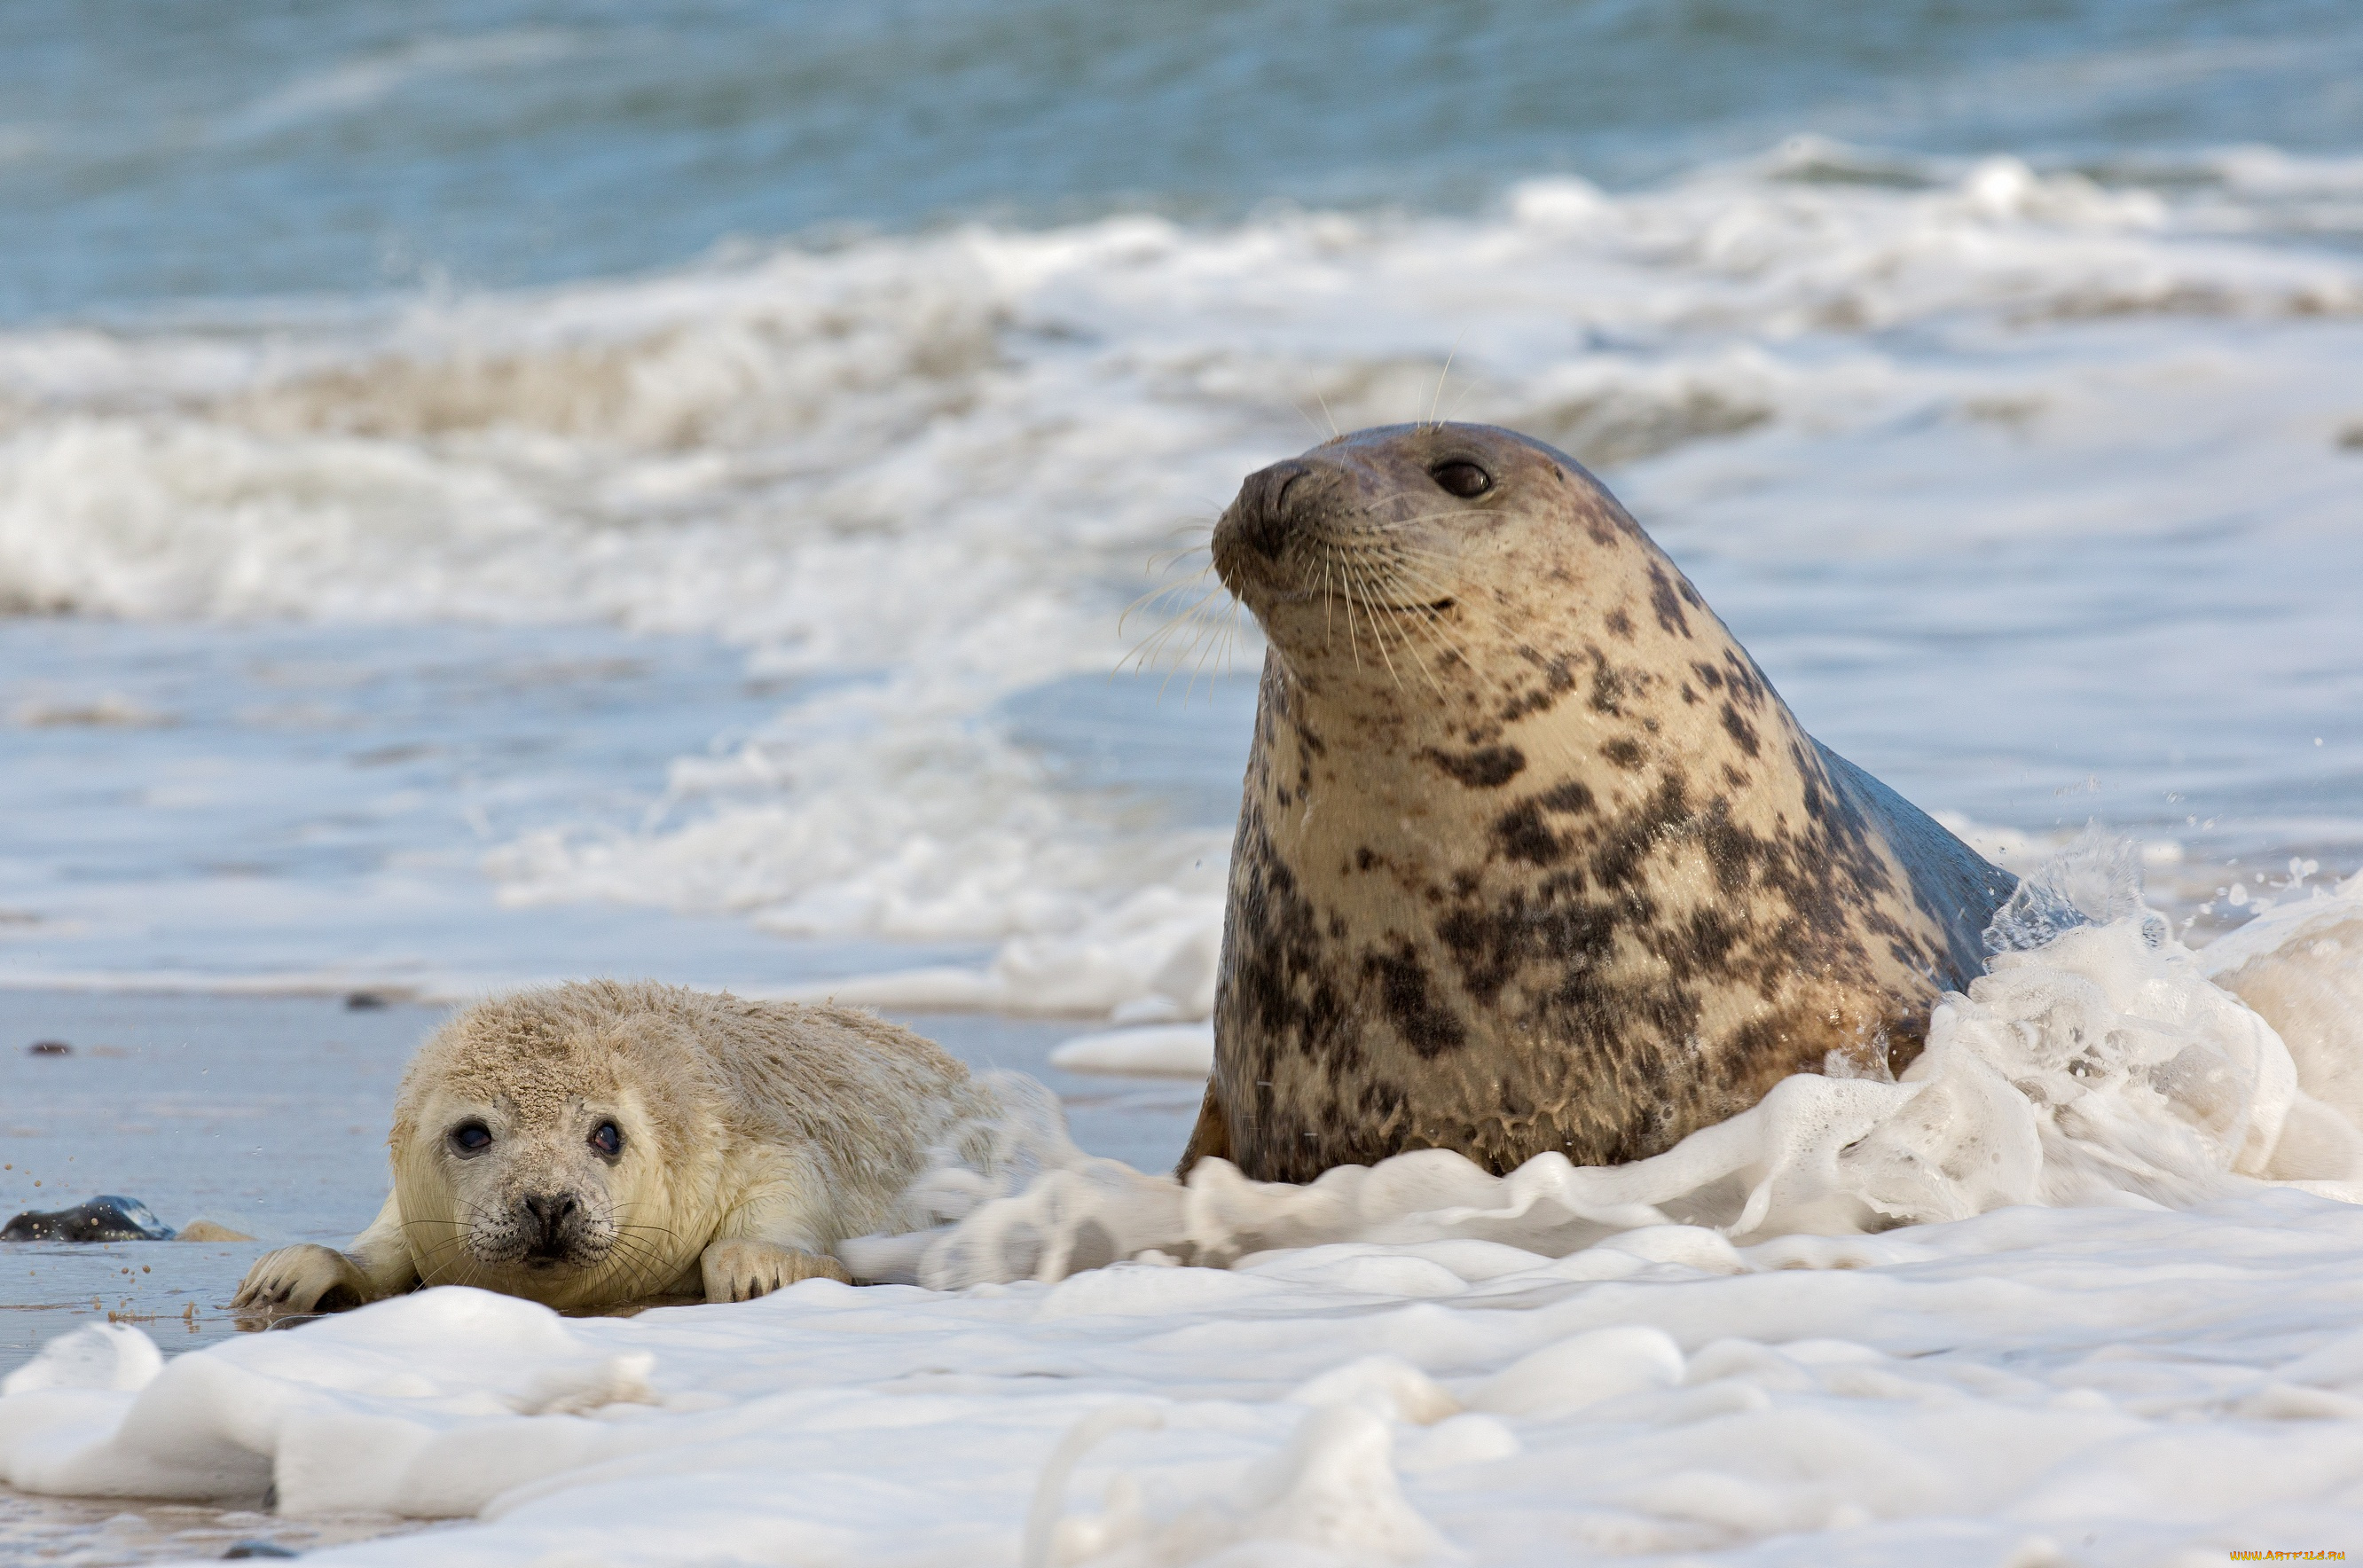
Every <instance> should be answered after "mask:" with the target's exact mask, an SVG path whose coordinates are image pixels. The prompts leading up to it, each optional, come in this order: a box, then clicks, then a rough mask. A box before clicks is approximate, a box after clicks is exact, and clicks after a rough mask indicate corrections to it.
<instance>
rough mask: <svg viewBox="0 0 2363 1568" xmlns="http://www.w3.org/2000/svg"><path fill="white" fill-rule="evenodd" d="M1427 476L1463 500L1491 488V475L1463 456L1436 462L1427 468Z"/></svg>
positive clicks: (1444, 489) (1447, 491)
mask: <svg viewBox="0 0 2363 1568" xmlns="http://www.w3.org/2000/svg"><path fill="white" fill-rule="evenodd" d="M1427 477H1428V478H1430V479H1432V480H1435V481H1436V482H1437V486H1438V487H1439V488H1441V489H1442V490H1443V491H1446V493H1448V494H1450V495H1457V496H1459V497H1460V499H1461V500H1463V501H1467V500H1468V499H1470V497H1471V496H1478V495H1482V494H1484V493H1485V492H1486V491H1489V490H1491V489H1492V488H1493V476H1492V474H1489V473H1487V472H1486V471H1485V470H1484V469H1481V468H1479V467H1478V466H1477V465H1476V464H1474V463H1472V462H1470V461H1469V460H1468V459H1466V458H1453V459H1452V460H1451V461H1450V462H1448V463H1438V464H1437V465H1436V467H1434V468H1432V469H1428V470H1427Z"/></svg>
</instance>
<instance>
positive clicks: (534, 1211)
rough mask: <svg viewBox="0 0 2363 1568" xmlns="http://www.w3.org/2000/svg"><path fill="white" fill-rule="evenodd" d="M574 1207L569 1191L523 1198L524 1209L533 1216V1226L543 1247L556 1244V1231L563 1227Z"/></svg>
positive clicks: (572, 1197)
mask: <svg viewBox="0 0 2363 1568" xmlns="http://www.w3.org/2000/svg"><path fill="white" fill-rule="evenodd" d="M576 1207H577V1206H576V1204H575V1201H574V1195H573V1194H572V1193H571V1192H561V1193H557V1194H554V1195H551V1196H548V1197H544V1196H542V1195H540V1194H536V1195H534V1196H533V1197H530V1198H526V1199H525V1200H524V1208H525V1211H526V1212H527V1214H529V1215H531V1216H532V1217H533V1222H534V1226H535V1228H536V1229H537V1230H538V1231H539V1232H540V1244H541V1245H542V1246H543V1247H554V1246H556V1245H557V1244H558V1232H559V1231H560V1229H561V1228H563V1227H564V1225H565V1224H566V1221H567V1219H568V1217H569V1216H571V1214H572V1213H573V1212H574V1210H575V1208H576Z"/></svg>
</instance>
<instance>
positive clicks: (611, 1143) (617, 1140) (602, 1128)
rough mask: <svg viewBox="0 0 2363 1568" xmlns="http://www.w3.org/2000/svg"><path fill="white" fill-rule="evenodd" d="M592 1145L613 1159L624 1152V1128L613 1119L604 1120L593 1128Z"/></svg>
mask: <svg viewBox="0 0 2363 1568" xmlns="http://www.w3.org/2000/svg"><path fill="white" fill-rule="evenodd" d="M591 1146H592V1147H593V1148H594V1149H596V1150H598V1151H599V1152H600V1153H601V1154H605V1155H606V1156H607V1158H609V1159H611V1160H612V1159H614V1158H616V1156H617V1155H618V1154H622V1153H623V1152H624V1130H623V1129H622V1128H620V1127H618V1126H616V1124H615V1123H614V1122H612V1121H602V1122H601V1123H599V1125H598V1126H596V1127H594V1128H593V1129H591Z"/></svg>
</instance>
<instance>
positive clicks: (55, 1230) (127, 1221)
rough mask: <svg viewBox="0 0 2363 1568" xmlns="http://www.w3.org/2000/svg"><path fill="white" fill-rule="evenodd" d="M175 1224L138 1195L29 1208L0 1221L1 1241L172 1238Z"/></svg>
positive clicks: (152, 1240)
mask: <svg viewBox="0 0 2363 1568" xmlns="http://www.w3.org/2000/svg"><path fill="white" fill-rule="evenodd" d="M171 1240H172V1227H171V1226H170V1225H167V1224H164V1223H163V1222H162V1221H161V1220H158V1219H157V1218H156V1216H155V1215H153V1214H151V1213H150V1212H149V1211H148V1206H147V1205H146V1204H144V1203H142V1202H140V1201H139V1199H138V1198H115V1197H99V1198H92V1199H91V1200H90V1201H89V1202H87V1203H78V1204H76V1205H75V1206H74V1207H73V1208H72V1209H49V1210H46V1211H42V1210H34V1209H28V1210H27V1211H26V1212H24V1213H22V1214H19V1215H17V1217H16V1218H15V1219H13V1220H9V1221H8V1223H6V1225H0V1242H169V1241H171Z"/></svg>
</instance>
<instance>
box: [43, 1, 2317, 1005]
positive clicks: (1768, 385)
mask: <svg viewBox="0 0 2363 1568" xmlns="http://www.w3.org/2000/svg"><path fill="white" fill-rule="evenodd" d="M5 14H6V18H7V21H6V28H7V31H8V33H9V35H10V36H11V37H12V38H13V39H15V40H17V41H16V45H15V47H12V48H10V49H8V50H5V51H0V105H6V111H5V115H0V207H5V208H6V210H7V211H9V212H10V213H11V214H12V215H15V216H16V218H17V221H14V222H11V223H10V224H8V225H7V226H6V227H5V230H0V606H6V609H7V611H8V612H9V614H10V619H8V620H7V621H6V623H5V624H0V645H5V648H6V657H5V658H0V725H5V726H6V727H5V728H0V746H4V747H5V748H6V754H7V757H8V759H9V766H8V767H6V768H0V907H5V910H6V915H5V920H6V924H0V978H5V979H6V980H7V981H9V982H12V983H16V984H20V985H23V984H43V985H47V984H60V983H65V984H108V985H116V984H140V983H148V984H153V983H159V982H160V981H169V982H170V983H172V984H174V985H195V986H213V987H232V988H247V987H254V986H269V987H286V986H302V985H308V986H313V987H316V988H337V987H345V986H379V987H384V988H404V989H405V990H407V991H410V992H413V993H416V994H420V995H426V996H450V995H459V994H465V993H466V992H468V991H470V990H472V989H474V988H481V987H482V986H483V985H486V984H492V983H498V982H500V981H503V980H507V979H514V978H520V977H531V976H536V975H543V974H553V973H571V972H583V971H592V970H616V969H637V970H640V971H643V972H650V973H659V974H664V975H669V976H672V977H679V978H682V979H689V980H695V981H699V982H702V983H732V984H737V985H739V986H742V987H745V988H772V989H781V990H795V989H798V988H810V987H814V986H828V985H834V984H838V983H839V982H843V981H845V980H847V979H848V978H849V977H867V978H866V979H865V980H864V983H863V984H862V985H860V986H856V987H854V988H852V992H851V993H850V994H860V995H865V996H869V997H872V998H874V999H879V1000H882V1001H887V1002H895V1003H912V1004H927V1005H961V1006H983V1007H993V1008H1001V1009H1009V1010H1037V1011H1053V1012H1062V1013H1072V1014H1076V1015H1081V1016H1102V1017H1104V1016H1109V1015H1115V1016H1116V1017H1118V1018H1119V1019H1126V1020H1136V1021H1137V1020H1151V1021H1153V1020H1158V1019H1166V1018H1178V1019H1187V1018H1190V1017H1193V1016H1203V1014H1204V1008H1205V1005H1206V1001H1207V999H1208V997H1209V993H1210V987H1211V979H1212V961H1213V960H1212V955H1213V952H1214V944H1215V933H1216V931H1217V927H1218V922H1219V893H1220V888H1221V885H1222V881H1221V878H1222V867H1223V862H1224V855H1225V852H1226V844H1227V832H1226V830H1227V825H1228V823H1229V820H1230V816H1231V813H1232V811H1233V809H1234V801H1235V795H1234V791H1235V789H1236V778H1237V765H1238V760H1239V757H1240V756H1241V754H1242V748H1243V745H1244V738H1243V737H1244V729H1245V723H1246V719H1247V715H1248V712H1250V711H1251V705H1252V695H1251V686H1252V676H1253V672H1254V668H1255V665H1256V661H1257V658H1258V657H1259V650H1258V648H1257V646H1256V644H1255V639H1254V631H1253V627H1252V626H1251V625H1247V624H1235V623H1234V624H1225V625H1224V626H1223V627H1222V629H1221V630H1220V632H1219V633H1218V634H1217V635H1208V636H1204V637H1199V636H1197V635H1196V634H1197V632H1198V630H1199V629H1201V623H1196V622H1193V623H1191V624H1190V625H1189V626H1188V627H1186V628H1185V629H1183V630H1182V632H1181V633H1180V634H1179V635H1170V636H1162V637H1160V633H1162V632H1166V631H1170V630H1171V628H1170V625H1169V624H1168V623H1170V621H1171V620H1172V619H1173V618H1174V617H1173V615H1172V611H1173V609H1174V607H1175V606H1176V605H1178V604H1182V603H1186V602H1188V601H1189V599H1190V597H1191V595H1192V594H1193V593H1195V592H1197V591H1200V588H1199V587H1193V581H1192V576H1191V574H1192V573H1193V570H1194V569H1196V568H1197V567H1198V566H1199V565H1201V564H1202V563H1203V557H1202V556H1201V557H1193V556H1192V555H1191V554H1190V553H1189V552H1190V550H1191V547H1193V544H1195V543H1199V542H1202V541H1203V538H1204V531H1205V529H1206V527H1207V525H1209V524H1210V523H1211V521H1212V519H1213V517H1214V516H1215V513H1217V512H1218V511H1219V510H1220V508H1221V506H1222V505H1223V503H1224V502H1225V501H1226V499H1227V498H1228V496H1229V494H1230V493H1231V492H1232V491H1233V490H1234V489H1235V488H1236V486H1237V481H1238V480H1239V478H1240V477H1241V476H1243V475H1244V474H1245V473H1247V472H1248V471H1249V470H1250V469H1253V468H1255V467H1258V466H1259V465H1261V464H1263V463H1265V462H1267V461H1270V460H1271V459H1273V458H1278V457H1281V456H1283V455H1286V454H1288V453H1290V452H1292V451H1294V450H1297V449H1300V448H1301V447H1304V446H1305V445H1308V444H1310V443H1311V442H1312V441H1313V440H1315V439H1316V438H1318V437H1319V436H1325V435H1326V434H1327V432H1328V430H1329V428H1330V427H1331V426H1332V425H1358V424H1364V423H1372V422H1379V421H1392V420H1401V419H1405V418H1412V417H1421V416H1425V415H1426V414H1429V413H1431V412H1437V413H1443V414H1455V415H1458V416H1459V417H1464V418H1477V419H1485V420H1493V421H1499V422H1502V423H1505V424H1510V425H1515V426H1517V427H1519V428H1522V429H1525V430H1529V431H1531V432H1533V433H1535V434H1537V435H1540V436H1545V437H1547V438H1549V439H1551V440H1554V441H1556V442H1559V443H1560V444H1562V445H1564V446H1565V447H1568V448H1569V449H1570V450H1571V451H1573V452H1574V453H1575V454H1576V455H1577V456H1579V457H1580V458H1583V459H1584V460H1585V461H1587V462H1588V463H1591V464H1592V465H1594V466H1595V467H1596V468H1597V469H1599V470H1600V471H1601V472H1602V474H1603V476H1604V477H1605V478H1606V479H1607V480H1608V481H1609V482H1610V483H1611V484H1612V486H1613V487H1614V488H1615V489H1616V491H1618V493H1619V494H1620V495H1622V496H1623V497H1624V499H1625V501H1626V502H1628V504H1629V505H1630V506H1631V507H1632V508H1633V509H1634V510H1635V512H1636V513H1637V514H1638V515H1639V516H1640V517H1641V519H1642V520H1643V522H1644V523H1645V524H1646V525H1648V526H1649V527H1650V528H1651V529H1652V530H1653V531H1654V532H1655V533H1656V534H1657V535H1658V536H1659V538H1660V540H1661V541H1662V542H1664V543H1665V544H1666V545H1667V546H1668V547H1669V548H1670V549H1671V550H1672V552H1673V553H1674V555H1675V556H1676V558H1678V559H1679V560H1681V562H1682V564H1683V565H1684V567H1685V568H1686V569H1688V570H1689V571H1691V573H1692V575H1693V576H1694V577H1695V578H1696V579H1697V580H1698V581H1699V582H1700V584H1701V586H1702V587H1703V590H1704V591H1705V592H1706V594H1707V597H1708V599H1709V600H1710V602H1712V603H1714V605H1715V607H1716V608H1717V609H1718V610H1719V611H1720V612H1721V613H1723V615H1724V616H1725V619H1726V620H1728V621H1729V622H1731V623H1732V624H1733V625H1734V626H1735V628H1736V630H1737V631H1738V633H1739V635H1741V637H1742V638H1743V640H1745V641H1746V642H1747V645H1748V646H1749V647H1750V648H1751V649H1752V650H1753V651H1754V652H1755V653H1756V655H1757V657H1758V659H1759V660H1760V661H1761V662H1762V663H1763V665H1764V666H1765V668H1767V669H1768V670H1769V672H1770V674H1771V675H1772V676H1773V678H1774V679H1775V681H1776V683H1777V684H1778V685H1779V686H1780V687H1781V690H1783V692H1784V693H1785V694H1786V695H1787V696H1788V698H1789V699H1790V701H1791V702H1792V705H1793V706H1795V707H1796V708H1797V710H1798V711H1799V712H1800V713H1801V715H1802V716H1803V719H1804V721H1805V723H1807V725H1808V726H1809V727H1810V728H1812V729H1813V730H1814V732H1815V733H1816V734H1818V735H1819V736H1821V738H1823V739H1824V740H1825V741H1826V742H1828V743H1830V744H1831V745H1835V746H1836V747H1837V748H1838V749H1840V750H1841V751H1843V752H1845V753H1847V755H1849V756H1853V757H1854V758H1856V759H1857V760H1858V761H1859V762H1861V763H1863V764H1864V765H1865V766H1867V767H1870V768H1871V769H1872V770H1873V771H1874V772H1877V773H1879V774H1880V775H1881V776H1882V777H1884V778H1888V779H1889V780H1890V781H1891V782H1892V783H1894V784H1896V785H1897V786H1898V787H1899V788H1901V789H1903V790H1904V791H1905V792H1906V793H1907V794H1909V795H1910V796H1911V797H1912V798H1914V800H1916V801H1919V802H1921V803H1922V804H1924V805H1925V806H1926V807H1928V808H1929V809H1931V810H1934V811H1936V812H1941V813H1949V814H1950V818H1951V819H1952V820H1956V821H1958V822H1959V823H1963V824H1966V825H1965V827H1964V831H1968V832H1970V833H1972V834H1973V836H1979V842H1980V844H1982V845H1988V846H1990V847H1991V848H1992V849H1993V850H1994V852H1995V853H1997V854H2000V855H2002V856H2004V857H2005V858H2008V857H2009V856H2013V855H2016V856H2019V857H2020V858H2021V859H2024V858H2025V856H2028V855H2030V854H2033V853H2036V852H2037V851H2039V850H2041V849H2042V848H2044V847H2045V846H2046V845H2048V844H2049V843H2051V842H2052V841H2055V840H2057V839H2058V838H2059V837H2060V836H2062V835H2063V834H2071V833H2073V832H2075V831H2077V830H2080V829H2081V828H2082V827H2083V826H2084V825H2085V824H2086V823H2088V822H2098V823H2102V824H2104V825H2105V826H2107V827H2109V828H2111V829H2113V830H2114V831H2117V832H2121V833H2124V834H2129V835H2132V836H2135V837H2137V838H2139V839H2141V840H2142V841H2144V843H2145V844H2146V845H2147V855H2148V857H2149V862H2150V865H2151V867H2152V868H2153V895H2154V897H2156V898H2157V899H2158V900H2160V901H2161V902H2162V903H2163V904H2164V905H2165V906H2166V907H2168V908H2169V909H2170V910H2171V911H2173V912H2174V913H2175V914H2176V915H2177V917H2178V919H2180V920H2182V921H2185V922H2191V921H2195V922H2198V925H2197V928H2196V930H2195V932H2194V936H2199V935H2203V934H2205V933H2207V932H2208V931H2210V930H2213V929H2214V928H2216V926H2218V925H2220V924H2222V923H2224V922H2236V921H2237V920H2238V919H2240V918H2242V917H2243V916H2244V915H2245V913H2246V912H2247V911H2248V910H2250V909H2253V908H2255V907H2257V906H2258V905H2260V904H2263V903H2266V902H2269V901H2270V900H2273V899H2275V898H2280V897H2286V896H2287V889H2289V888H2290V887H2291V885H2298V884H2302V885H2304V886H2312V885H2318V884H2319V882H2320V881H2321V880H2323V879H2324V878H2328V877H2329V876H2331V875H2333V874H2335V873H2339V872H2343V871H2346V870H2351V869H2353V868H2354V867H2356V866H2357V864H2358V863H2363V733H2358V731H2357V726H2356V725H2355V724H2354V723H2352V722H2351V714H2352V712H2354V705H2355V701H2356V699H2357V695H2358V693H2363V638H2357V637H2356V636H2355V635H2353V634H2352V625H2353V620H2354V613H2355V608H2356V600H2357V591H2358V588H2363V526H2358V525H2359V524H2363V515H2358V501H2363V392H2357V382H2356V380H2355V377H2354V374H2353V367H2354V366H2355V365H2356V364H2357V363H2358V362H2363V248H2358V246H2357V240H2358V238H2363V93H2358V92H2357V88H2356V87H2355V85H2354V83H2356V82H2357V81H2358V80H2363V72H2358V71H2357V69H2356V67H2357V65H2358V64H2363V25H2358V24H2357V20H2356V18H2355V17H2354V16H2353V15H2352V13H2351V12H2349V11H2348V10H2346V9H2345V8H2342V7H2337V6H2309V5H2280V6H2274V5H2256V6H2168V7H2159V6H2149V5H2113V4H2085V5H2081V6H2064V7H2062V6H2040V7H2037V6H2023V7H2002V8H1980V11H1979V12H1978V13H1977V14H1976V15H1974V16H1971V15H1969V14H1967V13H1959V12H1956V11H1954V10H1953V9H1951V8H1947V7H1938V6H1918V7H1913V6H1905V7H1880V8H1869V9H1862V8H1858V9H1856V10H1852V11H1845V10H1832V11H1828V12H1826V13H1816V14H1815V15H1814V17H1796V16H1794V15H1792V14H1791V13H1790V11H1789V10H1788V9H1786V8H1782V7H1777V6H1673V7H1649V8H1644V7H1636V6H1580V7H1550V6H1314V7H1277V6H1227V7H1219V8H1215V9H1214V10H1210V11H1193V12H1192V13H1190V14H1187V15H1184V14H1183V13H1181V12H1176V11H1173V10H1171V9H1170V8H1166V7H1154V6H1113V5H1101V6H1081V5H1053V4H1042V5H997V6H982V5H974V4H964V3H963V4H953V3H946V4H920V5H900V6H880V7H865V8H860V9H859V10H857V11H852V12H848V11H846V10H844V9H843V8H838V7H818V6H677V7H667V8H660V9H655V10H651V9H649V8H647V7H634V8H628V9H627V8H622V7H603V6H571V7H569V6H560V7H548V6H505V7H483V6H469V7H435V6H424V7H406V8H405V9H403V10H402V11H401V12H399V13H394V12H385V11H382V10H377V9H365V8H361V7H326V8H316V9H314V10H311V11H306V12H303V13H292V14H287V15H279V14H276V13H273V14H270V15H263V14H253V15H247V14H237V15H231V14H225V13H222V12H221V11H220V10H219V9H218V8H217V7H205V6H150V7H142V8H141V9H140V10H139V11H138V12H137V13H132V12H128V11H126V12H124V13H122V14H121V15H119V16H118V15H116V13H114V12H112V11H109V10H108V9H107V8H105V7H77V8H72V9H71V10H61V9H56V8H50V7H41V6H16V7H11V8H9V9H8V10H7V11H6V13H5ZM135 20H136V25H134V23H135ZM1159 588H1171V589H1174V590H1176V593H1175V595H1174V596H1170V597H1168V598H1166V599H1163V600H1159V601H1157V602H1152V603H1150V604H1148V605H1146V606H1141V607H1137V608H1135V609H1134V610H1133V612H1132V613H1130V614H1129V615H1127V614H1126V608H1127V606H1128V605H1132V604H1133V602H1134V601H1135V600H1137V598H1139V597H1140V596H1141V595H1143V594H1144V593H1149V592H1152V591H1156V590H1158V589H1159ZM1220 619H1221V617H1220V616H1219V614H1210V615H1209V616H1207V617H1205V618H1204V621H1205V624H1212V623H1213V622H1215V621H1218V620H1220ZM299 759H300V760H299ZM2308 867H2313V870H2311V871H2309V870H2308V869H2307V868H2308ZM880 976H888V977H895V976H899V977H900V978H887V979H880V978H878V977H880Z"/></svg>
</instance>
